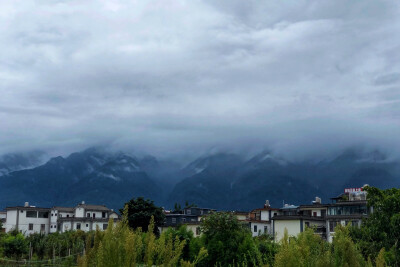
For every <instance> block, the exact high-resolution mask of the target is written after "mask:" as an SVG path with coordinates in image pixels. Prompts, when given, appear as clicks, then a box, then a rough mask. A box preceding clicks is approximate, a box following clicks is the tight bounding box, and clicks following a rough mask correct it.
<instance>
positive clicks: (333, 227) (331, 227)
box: [329, 221, 340, 232]
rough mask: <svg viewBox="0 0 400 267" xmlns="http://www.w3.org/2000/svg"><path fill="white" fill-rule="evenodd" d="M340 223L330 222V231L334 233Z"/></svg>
mask: <svg viewBox="0 0 400 267" xmlns="http://www.w3.org/2000/svg"><path fill="white" fill-rule="evenodd" d="M339 223H340V222H339V221H330V222H329V231H330V232H334V231H335V227H336V225H338V224H339Z"/></svg>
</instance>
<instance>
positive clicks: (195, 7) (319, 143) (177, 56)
mask: <svg viewBox="0 0 400 267" xmlns="http://www.w3.org/2000/svg"><path fill="white" fill-rule="evenodd" d="M0 90H1V91H0V92H1V94H0V153H5V152H12V151H17V150H30V149H45V150H50V151H69V152H70V151H73V150H79V149H84V148H86V147H89V146H92V145H100V144H107V145H111V146H113V147H117V148H122V149H129V150H135V151H148V152H149V153H152V154H156V155H164V156H165V155H173V154H180V155H186V154H190V153H199V154H201V153H204V152H206V151H211V150H213V149H214V150H215V149H217V150H218V149H220V150H221V149H250V148H251V149H261V148H267V147H268V148H269V149H272V150H275V151H277V152H279V153H283V154H287V155H291V156H293V157H298V156H301V155H315V154H318V153H321V152H323V153H325V152H327V151H334V150H338V149H341V148H344V147H348V146H351V145H360V144H367V146H369V147H377V148H380V149H382V150H386V151H389V152H391V153H392V152H396V150H397V152H399V151H398V150H399V148H398V147H399V145H400V142H399V141H400V2H399V1H375V0H374V1H367V0H363V1H348V0H346V1H338V0H335V1H320V0H318V1H309V0H307V1H300V0H294V1H248V0H247V1H242V0H241V1H232V0H229V1H213V0H212V1H195V0H190V1H166V0H160V1H142V0H140V1H112V0H105V1H83V0H77V1H50V0H49V1H44V0H41V1H30V0H21V1H1V3H0Z"/></svg>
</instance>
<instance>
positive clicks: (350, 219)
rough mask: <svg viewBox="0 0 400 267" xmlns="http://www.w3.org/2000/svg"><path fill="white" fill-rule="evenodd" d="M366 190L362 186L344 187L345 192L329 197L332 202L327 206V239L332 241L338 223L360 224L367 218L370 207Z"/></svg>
mask: <svg viewBox="0 0 400 267" xmlns="http://www.w3.org/2000/svg"><path fill="white" fill-rule="evenodd" d="M366 195H367V192H365V191H362V188H346V189H345V192H344V193H343V194H341V195H339V196H337V197H334V198H331V200H332V203H331V204H329V205H328V206H327V208H328V213H327V216H326V231H327V234H326V235H327V240H328V241H329V242H332V241H333V237H334V234H335V227H336V225H338V224H341V225H347V224H349V223H351V224H352V225H353V226H360V225H361V222H362V219H363V218H367V217H368V215H369V213H370V212H372V208H371V209H369V208H368V206H367V200H366Z"/></svg>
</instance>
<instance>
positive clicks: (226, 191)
mask: <svg viewBox="0 0 400 267" xmlns="http://www.w3.org/2000/svg"><path fill="white" fill-rule="evenodd" d="M8 157H9V158H12V159H13V160H5V161H1V162H0V163H1V164H2V165H0V166H2V167H1V168H2V169H6V170H7V171H6V172H4V173H3V175H2V176H0V207H3V208H4V207H5V206H10V205H21V204H22V203H24V202H25V201H29V202H31V203H35V204H36V205H38V206H52V205H75V204H76V203H78V202H80V201H82V200H85V201H86V202H87V203H89V202H90V203H95V204H105V205H108V206H110V207H112V208H116V209H117V208H120V207H122V205H123V203H124V202H126V201H128V200H129V199H130V198H132V197H138V196H144V197H146V198H150V199H153V200H155V202H156V204H158V205H161V206H164V207H166V208H171V207H173V205H174V203H175V202H178V203H182V204H183V203H185V202H186V201H189V202H190V203H195V204H197V205H198V206H203V207H210V208H217V209H222V210H232V209H238V210H250V209H252V208H257V207H260V206H262V204H263V203H264V201H265V200H266V199H269V200H270V202H271V204H272V205H273V206H275V207H280V206H281V205H282V203H283V202H285V203H291V204H307V203H310V202H311V200H312V199H313V198H314V197H315V196H319V197H322V199H323V201H324V202H328V198H329V197H333V196H336V195H337V194H339V193H341V192H342V191H343V188H344V187H360V186H362V185H363V184H370V185H372V186H377V187H380V188H387V187H399V185H400V175H399V174H400V170H399V166H400V165H399V164H398V163H399V161H396V160H393V159H389V158H388V157H387V156H386V155H385V154H384V153H382V152H380V151H377V150H372V151H364V150H361V149H348V150H345V151H343V152H342V153H341V154H339V155H337V156H336V157H334V158H332V159H330V160H327V159H321V160H315V161H298V162H294V161H289V160H287V159H285V158H283V157H282V156H278V155H275V154H274V153H273V152H271V151H269V150H264V151H263V152H261V153H258V154H256V155H253V156H252V157H250V158H246V157H244V156H241V155H237V154H232V153H221V152H219V153H213V154H208V155H204V156H201V157H199V158H197V159H195V160H193V161H192V162H190V163H189V164H186V165H185V166H183V167H182V166H181V165H180V164H179V163H177V162H174V161H173V160H158V159H157V158H156V157H154V156H144V157H141V158H138V157H135V156H134V155H132V154H129V153H124V152H110V151H106V150H104V149H101V148H89V149H87V150H84V151H81V152H75V153H72V154H71V155H69V156H68V157H65V158H64V157H61V156H59V157H54V158H51V159H50V160H48V161H47V162H46V163H44V164H42V165H39V166H34V167H30V166H29V165H26V163H27V162H29V163H31V162H35V161H33V160H32V161H29V160H26V159H25V158H23V157H22V158H18V157H10V156H8ZM18 159H21V162H18ZM7 164H9V165H10V166H8V165H7ZM24 164H25V165H24ZM15 166H28V167H27V168H25V169H13V168H15Z"/></svg>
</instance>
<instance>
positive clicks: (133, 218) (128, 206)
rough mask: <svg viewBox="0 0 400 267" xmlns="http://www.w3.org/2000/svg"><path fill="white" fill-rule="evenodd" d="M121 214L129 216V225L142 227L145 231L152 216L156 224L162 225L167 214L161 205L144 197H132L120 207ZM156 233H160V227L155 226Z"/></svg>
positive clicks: (134, 227)
mask: <svg viewBox="0 0 400 267" xmlns="http://www.w3.org/2000/svg"><path fill="white" fill-rule="evenodd" d="M120 212H121V214H124V216H127V220H128V225H129V227H131V228H132V229H136V228H138V227H141V228H142V230H143V231H145V232H146V231H147V230H148V226H149V224H150V220H151V217H152V216H153V217H154V224H155V225H156V226H160V225H162V224H163V223H164V220H165V215H164V213H163V209H162V208H161V207H157V206H156V205H154V202H153V201H151V200H149V199H144V198H143V197H138V198H132V199H131V200H129V201H128V202H127V203H125V205H124V209H120ZM154 233H156V234H158V227H154Z"/></svg>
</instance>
